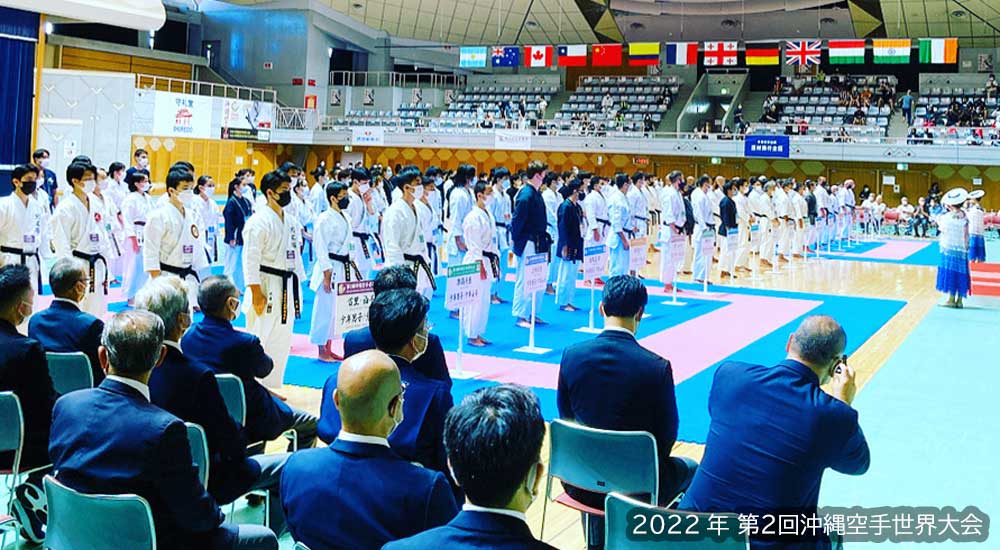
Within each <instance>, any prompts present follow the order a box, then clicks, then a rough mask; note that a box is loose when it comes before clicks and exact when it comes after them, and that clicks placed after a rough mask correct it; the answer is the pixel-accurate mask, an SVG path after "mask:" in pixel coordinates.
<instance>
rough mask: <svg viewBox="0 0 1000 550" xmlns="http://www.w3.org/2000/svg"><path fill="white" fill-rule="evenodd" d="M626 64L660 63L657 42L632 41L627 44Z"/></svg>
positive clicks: (634, 65) (658, 44)
mask: <svg viewBox="0 0 1000 550" xmlns="http://www.w3.org/2000/svg"><path fill="white" fill-rule="evenodd" d="M628 64H629V65H630V66H632V67H641V66H643V65H659V64H660V43H659V42H632V43H631V44H629V45H628Z"/></svg>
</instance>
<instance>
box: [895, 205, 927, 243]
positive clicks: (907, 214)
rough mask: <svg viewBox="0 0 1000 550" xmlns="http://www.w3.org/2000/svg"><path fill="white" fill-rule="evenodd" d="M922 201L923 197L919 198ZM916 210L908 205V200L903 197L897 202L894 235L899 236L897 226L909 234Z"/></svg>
mask: <svg viewBox="0 0 1000 550" xmlns="http://www.w3.org/2000/svg"><path fill="white" fill-rule="evenodd" d="M921 199H923V197H921ZM915 211H916V209H915V208H914V207H913V205H912V204H910V199H908V198H906V197H903V198H901V199H900V200H899V207H898V208H896V212H897V213H898V214H899V219H898V220H897V222H896V234H897V235H899V226H901V225H902V226H903V227H904V228H905V230H904V231H905V232H906V233H910V230H911V229H912V225H911V224H912V223H913V214H914V212H915Z"/></svg>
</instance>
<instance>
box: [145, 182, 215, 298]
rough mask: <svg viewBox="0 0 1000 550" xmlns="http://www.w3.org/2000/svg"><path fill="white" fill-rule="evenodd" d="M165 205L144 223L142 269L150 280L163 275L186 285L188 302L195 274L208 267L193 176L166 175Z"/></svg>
mask: <svg viewBox="0 0 1000 550" xmlns="http://www.w3.org/2000/svg"><path fill="white" fill-rule="evenodd" d="M167 196H168V197H169V198H168V202H167V203H166V204H164V205H162V206H159V207H157V208H155V209H154V210H153V211H152V212H150V213H149V217H148V218H147V220H146V231H145V234H144V236H145V241H144V243H143V246H142V267H143V269H144V270H145V271H146V272H147V273H148V274H149V276H150V278H156V277H158V276H159V275H160V273H162V272H167V273H172V274H174V275H177V276H178V277H180V278H181V279H182V280H183V281H185V282H186V283H187V285H188V296H189V302H190V303H192V304H193V303H195V300H196V299H197V296H198V282H199V281H200V278H199V276H198V273H199V272H200V271H201V270H203V269H206V268H207V267H208V257H207V255H206V253H205V241H204V232H203V231H202V230H201V229H200V224H201V216H199V214H198V211H197V210H196V208H197V207H196V203H195V201H197V200H199V199H198V197H196V196H195V195H194V175H193V174H192V173H191V172H188V171H186V170H171V171H170V173H169V174H167Z"/></svg>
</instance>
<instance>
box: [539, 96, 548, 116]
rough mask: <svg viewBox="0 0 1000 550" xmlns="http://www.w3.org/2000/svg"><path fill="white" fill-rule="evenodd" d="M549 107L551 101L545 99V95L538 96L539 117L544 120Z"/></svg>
mask: <svg viewBox="0 0 1000 550" xmlns="http://www.w3.org/2000/svg"><path fill="white" fill-rule="evenodd" d="M548 108H549V102H548V101H545V97H544V96H538V108H537V110H536V111H537V113H538V119H539V120H543V119H544V118H545V110H546V109H548Z"/></svg>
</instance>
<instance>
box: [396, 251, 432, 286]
mask: <svg viewBox="0 0 1000 550" xmlns="http://www.w3.org/2000/svg"><path fill="white" fill-rule="evenodd" d="M403 259H404V260H406V261H408V262H413V274H414V275H417V274H418V273H419V271H420V269H423V270H424V273H426V274H427V278H428V279H430V281H431V288H433V289H434V290H437V288H438V285H437V281H435V280H434V273H432V272H431V266H429V265H427V260H425V259H424V257H423V256H421V255H419V254H403Z"/></svg>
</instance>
